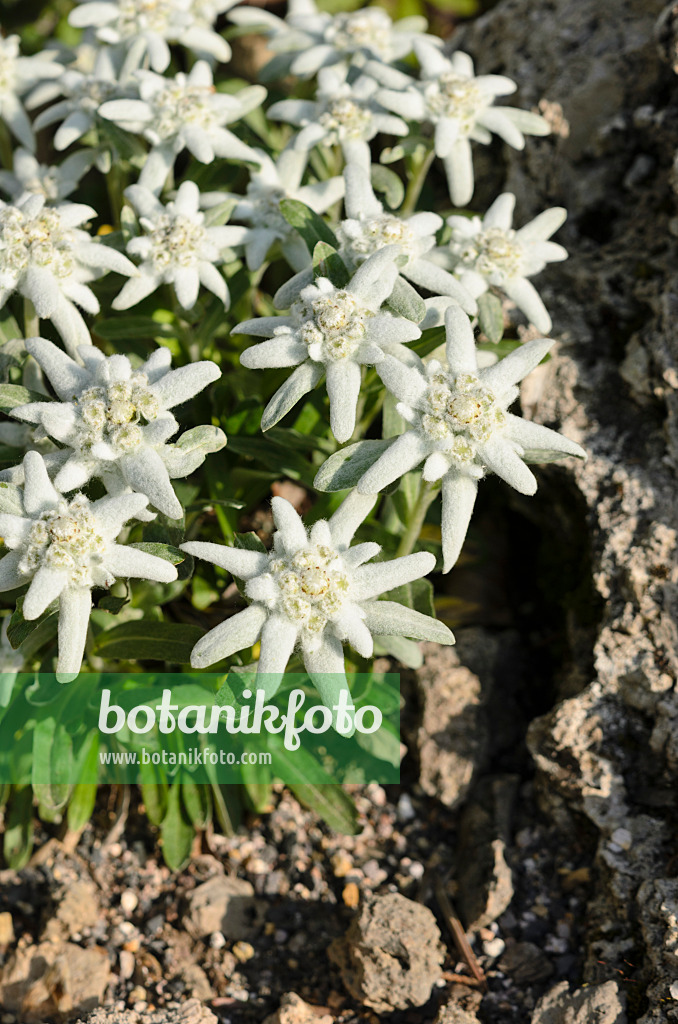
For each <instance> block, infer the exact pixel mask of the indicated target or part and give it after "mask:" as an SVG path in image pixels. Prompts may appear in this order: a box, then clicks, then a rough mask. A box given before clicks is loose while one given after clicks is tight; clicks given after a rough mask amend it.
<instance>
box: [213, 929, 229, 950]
mask: <svg viewBox="0 0 678 1024" xmlns="http://www.w3.org/2000/svg"><path fill="white" fill-rule="evenodd" d="M225 945H226V939H225V938H224V935H223V933H222V932H212V934H211V935H210V946H211V947H212V949H223V948H224V946H225Z"/></svg>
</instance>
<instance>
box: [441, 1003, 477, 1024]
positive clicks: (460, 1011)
mask: <svg viewBox="0 0 678 1024" xmlns="http://www.w3.org/2000/svg"><path fill="white" fill-rule="evenodd" d="M433 1024H480V1022H479V1020H478V1018H477V1017H476V1015H475V1013H472V1012H471V1010H467V1009H465V1008H464V1007H463V1006H460V1005H459V1003H448V1004H447V1005H446V1006H441V1007H440V1009H439V1010H438V1014H437V1016H436V1019H435V1020H434V1022H433Z"/></svg>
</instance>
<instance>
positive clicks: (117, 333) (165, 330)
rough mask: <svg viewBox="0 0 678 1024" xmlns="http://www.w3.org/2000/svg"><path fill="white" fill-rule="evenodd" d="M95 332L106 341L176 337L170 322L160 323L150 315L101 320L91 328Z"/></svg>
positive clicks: (176, 333)
mask: <svg viewBox="0 0 678 1024" xmlns="http://www.w3.org/2000/svg"><path fill="white" fill-rule="evenodd" d="M93 330H94V332H95V334H98V335H99V337H100V338H105V339H106V340H107V341H108V340H110V341H117V340H118V339H124V338H130V339H132V338H178V337H179V335H178V332H177V329H176V328H175V327H174V326H173V325H172V324H161V323H159V322H158V321H157V320H154V319H153V318H152V317H150V316H120V317H114V318H112V319H110V320H102V321H101V322H100V323H96V324H95V325H94V328H93Z"/></svg>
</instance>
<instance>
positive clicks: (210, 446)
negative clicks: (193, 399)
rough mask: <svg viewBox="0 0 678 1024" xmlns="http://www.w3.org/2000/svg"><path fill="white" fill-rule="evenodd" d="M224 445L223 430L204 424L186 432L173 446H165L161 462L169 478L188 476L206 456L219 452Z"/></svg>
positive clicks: (224, 436)
mask: <svg viewBox="0 0 678 1024" xmlns="http://www.w3.org/2000/svg"><path fill="white" fill-rule="evenodd" d="M225 444H226V435H225V434H224V432H223V430H220V428H219V427H213V426H211V425H210V424H206V423H204V424H202V425H201V426H199V427H193V428H192V429H191V430H187V431H186V433H185V434H182V435H181V437H180V438H179V440H178V441H177V442H176V443H175V444H168V445H166V446H165V448H164V451H163V460H164V462H165V465H166V466H167V471H168V473H169V475H170V476H171V477H177V476H188V475H189V473H193V472H194V470H196V469H197V468H198V466H201V465H202V464H203V462H204V461H205V459H206V457H207V456H208V455H210V454H211V453H212V452H218V451H220V450H221V449H222V448H223V447H224V445H225Z"/></svg>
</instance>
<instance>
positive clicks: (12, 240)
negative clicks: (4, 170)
mask: <svg viewBox="0 0 678 1024" xmlns="http://www.w3.org/2000/svg"><path fill="white" fill-rule="evenodd" d="M96 215H97V214H96V210H93V209H92V207H91V206H84V205H83V204H82V203H64V204H62V205H60V206H54V207H46V206H45V197H44V196H43V195H37V194H32V195H28V196H26V197H25V198H23V199H20V200H19V201H18V202H17V203H16V204H15V205H9V204H7V203H3V202H2V201H1V200H0V308H1V307H2V306H4V304H5V302H6V301H7V299H8V298H9V296H10V295H11V294H12V292H14V291H18V292H20V293H21V295H24V296H25V297H26V298H27V299H30V300H31V302H32V303H33V305H34V307H35V311H36V313H37V314H38V316H39V317H41V318H43V319H48V320H51V321H52V323H53V324H54V326H55V327H56V329H57V331H58V332H59V334H60V335H61V337H62V338H63V339H64V344H65V345H66V347H67V348H68V349H69V351H75V349H76V348H77V347H78V346H80V345H88V344H90V336H89V331H88V330H87V325H86V324H85V321H84V320H83V318H82V314H81V313H80V312H79V310H78V309H77V308H76V305H75V304H76V303H77V305H78V306H82V307H83V309H85V310H86V311H87V312H88V313H98V312H99V302H98V299H97V297H96V296H95V294H94V292H93V291H92V289H91V288H89V287H88V286H87V283H88V282H89V281H93V280H95V278H97V277H101V275H102V274H105V273H106V271H108V270H114V271H115V272H116V273H118V274H125V275H126V276H130V275H133V274H136V268H135V266H134V264H133V263H131V262H130V261H129V260H128V259H127V257H126V256H123V254H122V253H120V252H116V250H115V249H112V248H111V247H110V246H108V245H104V244H103V243H102V242H100V241H95V240H94V239H93V238H91V237H90V235H89V234H88V233H87V232H86V231H83V230H81V229H80V227H79V225H81V224H84V223H85V222H86V221H88V220H90V219H91V218H93V217H96Z"/></svg>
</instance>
